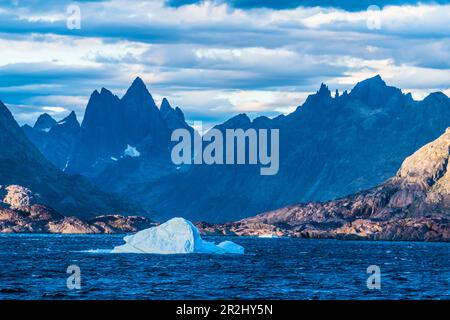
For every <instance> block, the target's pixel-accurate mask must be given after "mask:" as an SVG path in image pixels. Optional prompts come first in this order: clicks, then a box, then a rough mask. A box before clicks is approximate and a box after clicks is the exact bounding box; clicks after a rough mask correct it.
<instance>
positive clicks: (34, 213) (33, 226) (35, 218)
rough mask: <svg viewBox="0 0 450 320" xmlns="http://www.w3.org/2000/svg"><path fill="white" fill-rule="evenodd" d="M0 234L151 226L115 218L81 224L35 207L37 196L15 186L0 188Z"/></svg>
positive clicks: (115, 230)
mask: <svg viewBox="0 0 450 320" xmlns="http://www.w3.org/2000/svg"><path fill="white" fill-rule="evenodd" d="M0 198H2V199H3V200H2V201H1V202H0V232H1V233H59V234H100V233H129V232H137V231H139V230H142V229H145V228H149V227H151V226H154V225H155V223H154V222H152V221H151V220H150V219H148V218H145V217H140V216H123V215H119V214H112V215H100V216H98V217H95V218H93V219H89V220H83V219H80V218H77V217H74V216H68V217H66V216H64V215H62V214H60V213H59V212H57V211H55V210H54V209H52V208H50V207H48V206H46V205H43V204H39V198H40V197H39V195H36V194H34V193H33V192H32V191H31V190H29V189H27V188H24V187H22V186H18V185H9V186H0Z"/></svg>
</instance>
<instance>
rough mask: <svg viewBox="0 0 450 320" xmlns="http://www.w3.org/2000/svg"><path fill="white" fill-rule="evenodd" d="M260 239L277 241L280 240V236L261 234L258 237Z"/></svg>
mask: <svg viewBox="0 0 450 320" xmlns="http://www.w3.org/2000/svg"><path fill="white" fill-rule="evenodd" d="M258 238H269V239H275V238H278V236H277V235H275V234H271V233H268V234H260V235H259V236H258Z"/></svg>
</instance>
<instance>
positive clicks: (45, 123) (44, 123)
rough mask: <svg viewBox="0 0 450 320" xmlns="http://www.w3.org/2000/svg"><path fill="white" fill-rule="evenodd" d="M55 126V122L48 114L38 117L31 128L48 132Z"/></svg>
mask: <svg viewBox="0 0 450 320" xmlns="http://www.w3.org/2000/svg"><path fill="white" fill-rule="evenodd" d="M55 124H56V120H55V119H53V118H52V116H51V115H49V114H48V113H43V114H41V115H40V116H39V118H38V119H37V120H36V123H35V124H34V126H33V128H34V129H36V130H40V131H46V130H50V128H51V127H53V126H54V125H55Z"/></svg>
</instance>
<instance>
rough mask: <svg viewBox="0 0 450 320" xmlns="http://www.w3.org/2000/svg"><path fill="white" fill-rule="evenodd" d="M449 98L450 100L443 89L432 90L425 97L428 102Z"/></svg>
mask: <svg viewBox="0 0 450 320" xmlns="http://www.w3.org/2000/svg"><path fill="white" fill-rule="evenodd" d="M448 100H449V97H448V96H447V95H446V94H445V93H443V92H441V91H437V92H432V93H430V94H429V95H428V96H426V97H425V99H424V101H426V102H442V101H448Z"/></svg>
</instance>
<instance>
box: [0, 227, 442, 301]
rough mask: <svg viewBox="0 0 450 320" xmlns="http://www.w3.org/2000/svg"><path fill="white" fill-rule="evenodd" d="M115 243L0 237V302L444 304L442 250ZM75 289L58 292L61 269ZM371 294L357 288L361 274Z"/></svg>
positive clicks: (272, 242)
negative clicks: (197, 250)
mask: <svg viewBox="0 0 450 320" xmlns="http://www.w3.org/2000/svg"><path fill="white" fill-rule="evenodd" d="M122 237H123V236H118V235H24V234H21V235H17V234H16V235H5V234H2V235H0V299H450V266H449V261H450V244H449V243H418V242H369V241H337V240H309V239H258V238H243V237H242V238H240V237H220V238H219V237H216V238H215V237H206V238H205V239H206V240H209V241H216V242H219V241H223V240H225V238H226V239H227V240H232V241H234V242H236V243H238V244H240V245H242V246H244V247H245V249H246V253H245V255H209V254H189V255H147V254H111V253H107V251H105V250H97V249H111V248H113V247H114V246H116V245H119V244H122V243H123V240H122ZM70 265H77V266H79V268H80V270H81V289H79V290H76V289H74V290H69V289H68V288H67V277H69V276H70V275H69V274H67V273H66V271H67V267H68V266H70ZM370 265H377V266H379V267H380V270H381V289H379V290H377V289H372V290H369V289H368V288H367V278H368V277H369V276H370V274H367V267H368V266H370Z"/></svg>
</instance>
